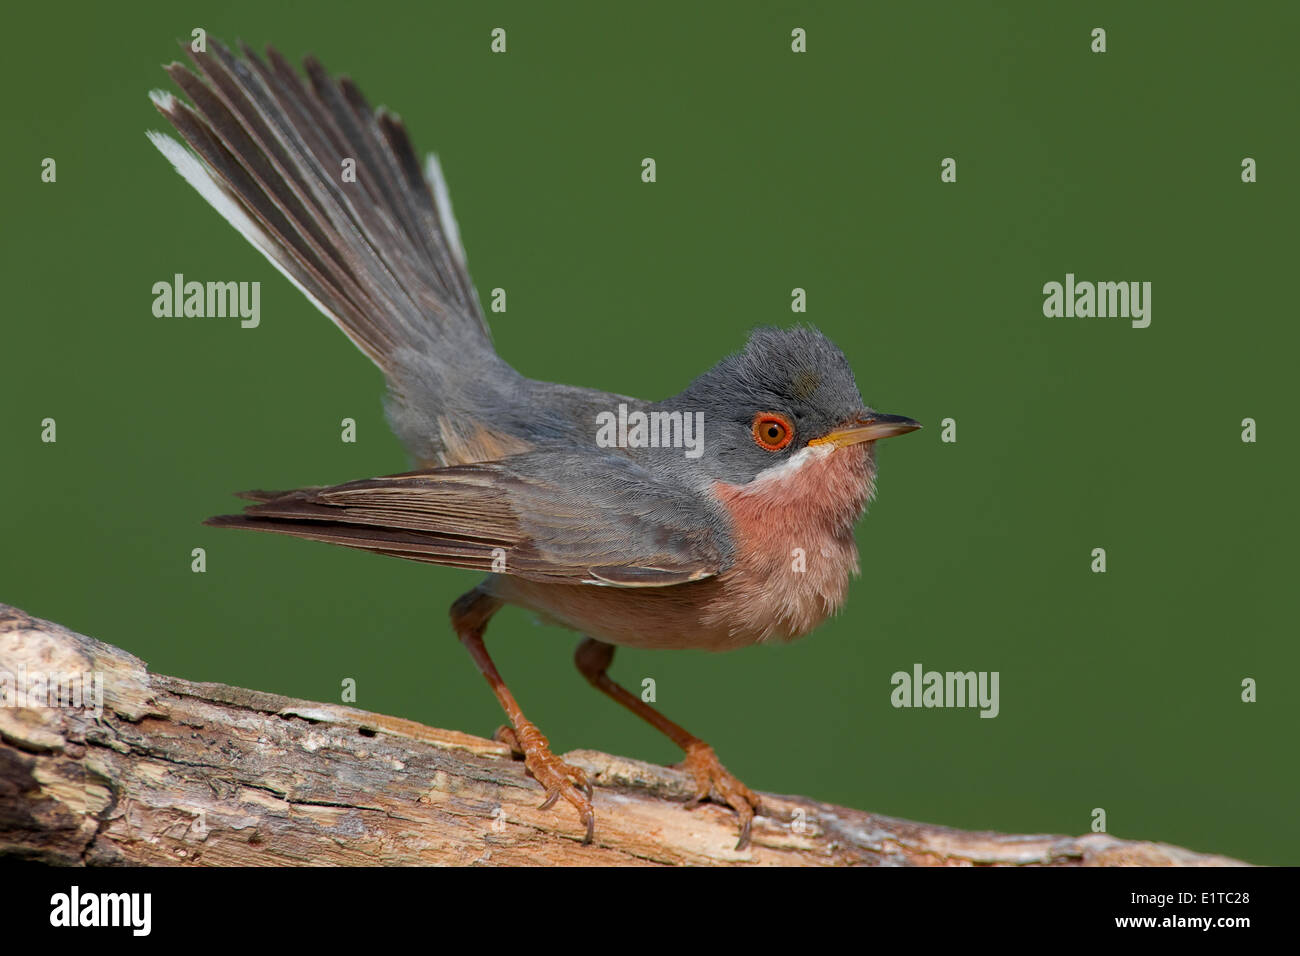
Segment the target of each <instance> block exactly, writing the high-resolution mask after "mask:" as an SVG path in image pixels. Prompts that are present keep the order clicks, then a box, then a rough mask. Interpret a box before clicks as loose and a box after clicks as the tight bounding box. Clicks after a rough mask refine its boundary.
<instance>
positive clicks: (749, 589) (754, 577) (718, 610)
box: [485, 544, 856, 651]
mask: <svg viewBox="0 0 1300 956" xmlns="http://www.w3.org/2000/svg"><path fill="white" fill-rule="evenodd" d="M850 548H852V545H851V544H850ZM838 550H839V549H838V548H830V547H827V548H823V549H819V551H818V552H817V554H816V556H815V557H814V558H811V559H806V562H807V563H806V564H805V565H804V566H803V567H802V568H800V567H799V564H800V561H799V559H797V558H796V559H790V560H788V561H786V562H783V564H782V567H781V568H754V567H747V566H744V565H741V566H737V567H735V568H733V569H731V570H729V571H727V572H724V573H723V574H721V575H719V576H718V577H715V578H708V579H706V580H703V581H693V582H691V583H689V584H674V585H669V586H667V587H657V588H656V587H646V588H620V587H602V586H597V585H590V584H550V583H543V582H538V581H529V580H524V579H522V578H515V577H494V578H491V579H490V580H489V581H488V582H487V584H486V585H485V587H486V589H487V590H488V591H490V593H492V594H494V595H495V596H496V597H498V598H500V599H501V600H502V601H505V602H506V603H509V604H514V605H517V606H519V607H522V608H525V609H527V610H530V611H533V612H534V613H536V614H537V615H538V616H539V617H540V618H542V619H543V620H544V621H547V622H548V623H553V624H557V625H559V626H562V627H567V628H570V629H572V630H575V631H578V632H580V633H582V634H585V635H586V636H588V637H594V638H596V639H598V640H602V641H606V642H608V643H610V644H617V645H620V646H623V647H641V648H650V649H665V650H666V649H689V648H694V649H697V650H706V651H728V650H735V649H737V648H741V647H748V646H750V645H752V644H759V643H764V642H768V641H790V640H794V639H796V638H800V637H803V636H804V635H806V634H808V633H809V632H810V631H812V630H813V629H814V628H816V627H817V625H818V624H820V623H821V622H822V621H824V620H825V619H826V618H827V617H828V616H829V615H831V614H833V613H834V612H835V611H836V610H837V609H838V607H839V605H840V604H841V603H842V602H843V600H844V597H845V595H846V593H847V590H848V577H849V569H850V567H851V566H855V565H856V560H855V559H856V549H853V550H854V553H853V556H852V557H851V558H847V555H840V554H838V553H836V552H838ZM827 552H830V553H834V554H835V558H836V559H835V560H831V559H830V558H828V557H827ZM846 558H847V560H845V559H846Z"/></svg>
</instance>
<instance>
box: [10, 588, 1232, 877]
mask: <svg viewBox="0 0 1300 956" xmlns="http://www.w3.org/2000/svg"><path fill="white" fill-rule="evenodd" d="M84 674H89V675H95V674H99V675H102V680H103V685H102V686H103V697H102V704H103V710H102V713H101V714H99V715H98V716H96V715H95V714H94V712H93V710H87V709H85V708H77V707H68V706H49V698H48V697H47V696H46V695H47V693H48V691H47V690H43V689H42V686H41V684H40V680H41V679H43V678H44V677H46V676H48V677H50V678H54V679H56V681H60V682H62V683H63V684H65V685H66V684H67V683H68V681H69V679H70V678H71V677H72V676H73V675H78V676H79V675H84ZM34 678H35V679H36V682H33V679H34ZM88 687H89V688H90V689H91V690H92V691H93V687H94V679H93V676H92V677H91V678H90V679H89V683H88ZM29 691H31V692H32V693H33V694H34V695H36V696H41V697H42V698H43V699H41V700H39V701H37V700H32V699H30V698H27V697H19V696H18V695H25V694H26V693H27V692H29ZM0 696H4V698H5V699H4V701H3V702H4V703H5V704H6V706H2V707H0V857H11V858H12V857H17V858H26V859H35V860H41V861H45V862H49V863H56V864H74V865H75V864H92V865H103V864H137V865H140V864H143V865H175V864H179V863H184V864H200V865H203V864H207V865H250V864H256V865H286V864H368V865H374V864H494V865H499V864H546V865H553V864H583V865H601V864H615V865H617V864H624V865H626V864H656V863H657V864H705V865H722V864H737V863H759V864H787V865H814V866H826V865H843V864H905V865H940V866H943V865H949V866H952V865H957V866H960V865H970V864H999V865H1007V864H1021V865H1023V864H1047V865H1053V866H1080V865H1083V866H1110V865H1124V864H1141V865H1147V866H1165V865H1167V866H1195V865H1239V864H1238V861H1236V860H1230V859H1227V858H1226V857H1219V856H1208V855H1204V854H1199V853H1193V852H1191V851H1189V850H1184V849H1180V848H1179V847H1174V846H1168V845H1166V844H1159V843H1145V842H1133V841H1127V840H1119V839H1115V838H1114V837H1111V836H1109V835H1107V834H1089V835H1087V836H1082V837H1065V836H1017V835H1009V834H1002V833H985V832H965V831H960V830H953V829H949V828H947V827H940V826H932V825H929V824H922V823H912V822H908V821H906V820H896V819H892V818H890V817H882V816H877V815H875V814H871V813H864V812H862V811H859V810H849V809H846V808H844V807H837V806H832V805H829V804H822V803H817V802H815V801H812V800H808V799H806V798H803V797H786V796H776V795H771V794H765V795H764V800H765V804H766V810H767V815H764V816H760V817H758V818H756V819H755V821H754V839H753V845H752V846H750V847H749V848H747V849H746V850H743V851H737V850H735V849H734V847H735V843H736V823H735V819H734V816H733V815H732V814H731V812H730V811H729V810H726V809H725V808H721V807H715V806H712V805H708V804H706V805H703V806H700V807H698V808H696V809H694V810H690V811H688V810H686V809H685V808H684V807H683V806H682V804H683V803H684V802H685V801H686V800H687V799H688V798H689V796H690V792H691V790H690V780H689V779H688V777H687V776H686V774H684V773H682V772H680V771H677V770H673V769H669V768H665V767H657V766H653V765H651V764H646V763H641V762H639V761H635V760H629V759H626V758H623V757H614V756H610V755H609V754H603V753H597V752H595V751H589V750H578V751H573V752H571V753H569V754H566V755H565V759H566V760H568V761H570V762H571V763H573V764H576V765H578V766H580V767H582V768H583V769H585V770H586V771H587V772H588V774H590V775H591V779H592V780H593V782H594V783H595V784H596V793H595V797H594V804H595V808H596V814H597V818H596V819H597V827H596V841H595V843H594V844H592V845H591V846H583V845H582V844H581V843H580V842H579V840H580V838H581V829H580V826H579V824H578V820H577V816H576V814H574V813H573V812H572V811H571V809H569V808H567V807H566V806H565V805H564V804H563V803H560V804H559V805H557V806H556V807H555V808H552V809H551V810H539V809H538V803H539V802H540V799H541V792H540V788H539V787H538V785H537V784H536V783H535V782H534V781H533V780H532V779H531V778H530V777H528V776H527V774H526V773H525V771H524V767H523V764H522V763H521V762H519V761H517V760H514V759H512V757H511V755H510V752H509V751H508V750H507V749H506V748H505V747H504V746H502V745H501V744H498V743H496V742H494V741H491V740H484V739H483V738H481V737H473V736H470V735H469V734H463V733H459V732H457V731H454V730H438V729H436V728H432V727H425V726H422V725H420V724H417V723H414V722H412V721H408V720H402V719H400V718H397V717H386V716H383V715H380V714H371V713H366V712H365V711H362V710H357V709H355V708H352V707H344V706H339V705H335V704H322V703H312V702H309V701H303V700H293V699H291V698H288V697H281V696H278V695H276V694H266V693H261V692H259V691H254V690H245V689H243V688H238V687H228V686H226V685H224V684H204V683H192V682H190V681H185V680H180V679H178V678H175V677H164V676H161V675H158V674H150V673H149V671H148V669H147V668H146V667H145V664H144V662H143V661H141V660H140V659H138V658H136V657H133V656H132V655H130V654H128V653H126V652H125V651H123V650H121V649H119V648H116V647H112V646H111V645H108V644H104V643H101V642H100V641H96V640H94V639H93V638H89V637H84V636H82V635H80V634H77V633H74V632H72V631H70V630H68V629H66V628H64V627H60V626H59V625H57V624H51V623H49V622H46V621H41V620H37V619H35V618H32V617H30V616H28V615H27V614H25V613H24V612H22V611H20V610H18V609H17V608H13V607H10V606H8V605H5V604H0ZM55 700H56V702H57V691H56V695H55ZM15 704H18V705H19V706H14V705H15ZM24 705H25V706H24Z"/></svg>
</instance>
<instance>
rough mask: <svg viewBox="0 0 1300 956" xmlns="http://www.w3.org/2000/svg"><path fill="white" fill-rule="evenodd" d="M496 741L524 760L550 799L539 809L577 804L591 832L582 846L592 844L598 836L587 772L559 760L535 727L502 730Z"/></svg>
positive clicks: (545, 800) (579, 813)
mask: <svg viewBox="0 0 1300 956" xmlns="http://www.w3.org/2000/svg"><path fill="white" fill-rule="evenodd" d="M493 738H494V739H495V740H498V741H500V742H501V743H503V744H505V745H506V746H507V747H509V748H510V749H511V751H513V752H514V753H515V754H518V755H520V756H522V757H523V758H524V766H525V767H527V768H528V773H529V774H530V775H531V776H532V778H533V779H534V780H536V781H537V782H538V783H540V784H541V785H542V789H544V790H545V791H546V799H544V800H543V801H542V802H541V804H540V805H539V806H538V808H537V809H539V810H549V809H551V807H553V806H555V803H556V801H558V800H559V799H560V797H563V798H564V799H565V800H567V801H568V802H569V803H571V804H573V807H574V809H575V810H577V811H578V817H579V818H580V819H581V820H582V822H583V823H584V824H586V827H587V832H586V836H585V837H584V838H583V840H582V842H583V843H590V842H591V841H592V838H593V837H594V836H595V835H596V814H595V812H594V811H593V810H592V808H591V795H592V789H591V781H590V780H588V779H587V772H586V771H585V770H583V769H582V768H581V767H575V766H573V765H572V764H567V763H565V762H564V761H563V760H561V759H560V758H559V757H557V756H555V754H553V753H552V752H551V745H550V742H549V741H548V740H547V739H546V738H545V737H544V736H543V735H542V732H541V731H539V730H538V729H537V727H536V726H534V725H533V724H523V725H521V726H520V727H518V728H514V729H512V728H510V727H500V728H498V729H497V732H496V733H495V734H493Z"/></svg>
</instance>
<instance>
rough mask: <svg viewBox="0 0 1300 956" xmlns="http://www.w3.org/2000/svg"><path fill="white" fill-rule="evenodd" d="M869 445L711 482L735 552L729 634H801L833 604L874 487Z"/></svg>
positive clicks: (854, 566) (854, 557)
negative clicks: (746, 479)
mask: <svg viewBox="0 0 1300 956" xmlns="http://www.w3.org/2000/svg"><path fill="white" fill-rule="evenodd" d="M875 475H876V468H875V460H874V455H873V454H872V450H871V446H870V444H864V445H856V446H851V447H848V448H838V449H835V450H833V451H829V452H822V453H812V454H810V456H809V458H808V459H807V460H804V461H803V462H802V463H800V464H799V465H798V466H797V467H789V468H788V469H780V470H776V471H774V472H773V473H771V474H768V475H764V476H763V477H761V478H758V479H756V480H754V481H751V482H750V483H749V484H747V485H731V484H727V483H725V482H718V483H717V484H715V485H714V492H715V494H716V495H717V497H718V500H719V501H720V502H721V503H722V505H723V507H724V508H726V509H727V513H728V514H729V515H730V517H731V523H732V532H733V536H734V542H735V556H734V559H733V564H732V567H731V569H730V570H729V571H728V572H727V573H726V575H725V577H726V578H727V579H729V581H730V583H731V587H730V588H729V589H728V590H729V592H730V598H729V600H727V601H726V602H725V604H726V607H725V609H724V608H723V607H719V608H717V611H718V614H719V617H720V618H721V617H723V616H725V617H726V619H727V620H728V622H729V624H730V625H731V628H732V630H733V633H740V632H746V631H747V632H749V633H750V634H751V635H752V636H753V637H756V639H758V640H768V639H770V638H773V637H779V638H783V639H786V640H789V639H792V638H796V637H802V636H803V635H804V634H807V633H808V632H809V631H811V630H812V629H813V628H815V627H816V626H817V625H818V624H820V623H821V622H822V621H823V620H825V619H826V618H827V617H828V616H830V615H831V614H834V613H835V611H836V610H838V609H839V607H840V605H841V604H842V603H843V602H844V599H845V598H846V597H847V595H848V582H849V576H850V574H856V573H857V570H858V549H857V543H856V541H855V540H854V536H853V529H854V525H855V524H856V523H857V521H858V518H860V517H861V516H862V512H863V510H864V509H865V508H866V505H867V502H868V501H869V500H870V499H871V496H872V494H873V492H874V490H875Z"/></svg>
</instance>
